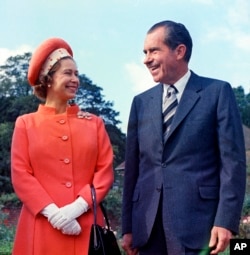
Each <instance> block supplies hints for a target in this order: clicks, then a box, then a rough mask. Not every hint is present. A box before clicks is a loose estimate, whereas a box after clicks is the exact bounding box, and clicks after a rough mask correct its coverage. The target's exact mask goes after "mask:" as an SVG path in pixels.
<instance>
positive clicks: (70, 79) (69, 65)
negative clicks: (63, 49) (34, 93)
mask: <svg viewBox="0 0 250 255" xmlns="http://www.w3.org/2000/svg"><path fill="white" fill-rule="evenodd" d="M48 85H50V86H49V87H48V90H47V98H46V101H48V100H49V101H50V102H51V101H62V102H66V101H68V100H69V99H72V98H74V97H75V95H76V92H77V89H78V87H79V78H78V69H77V66H76V63H75V62H74V60H73V59H70V58H67V59H62V60H60V67H59V68H58V69H57V70H56V72H55V73H54V74H53V76H52V81H51V82H50V83H49V84H48Z"/></svg>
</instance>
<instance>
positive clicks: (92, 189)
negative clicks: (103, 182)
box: [91, 185, 111, 230]
mask: <svg viewBox="0 0 250 255" xmlns="http://www.w3.org/2000/svg"><path fill="white" fill-rule="evenodd" d="M91 195H92V202H93V209H94V224H95V225H96V222H97V203H96V192H95V187H94V186H93V185H91ZM100 207H101V210H102V214H103V216H104V219H105V222H106V225H107V228H108V229H109V230H111V227H110V224H109V219H108V215H107V212H106V209H105V207H104V206H103V204H102V203H100Z"/></svg>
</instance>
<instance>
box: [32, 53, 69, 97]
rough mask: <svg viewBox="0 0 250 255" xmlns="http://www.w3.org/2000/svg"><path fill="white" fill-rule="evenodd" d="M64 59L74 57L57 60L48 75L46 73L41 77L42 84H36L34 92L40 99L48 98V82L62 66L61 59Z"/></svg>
mask: <svg viewBox="0 0 250 255" xmlns="http://www.w3.org/2000/svg"><path fill="white" fill-rule="evenodd" d="M63 59H73V58H72V57H70V56H67V57H64V58H61V59H60V60H59V61H57V62H56V63H55V64H54V65H53V66H52V67H51V69H50V71H49V73H48V74H47V75H44V76H42V77H41V78H40V80H39V82H40V84H39V85H36V86H34V89H33V93H34V95H35V96H36V97H37V98H39V99H40V100H42V101H45V100H46V97H47V90H48V84H49V83H50V82H51V81H52V78H53V75H54V73H55V72H56V71H57V70H58V69H59V68H60V67H61V60H63Z"/></svg>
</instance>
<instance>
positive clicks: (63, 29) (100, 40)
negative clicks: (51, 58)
mask: <svg viewBox="0 0 250 255" xmlns="http://www.w3.org/2000/svg"><path fill="white" fill-rule="evenodd" d="M163 20H173V21H176V22H180V23H183V24H184V25H185V26H186V27H187V29H188V30H189V32H190V34H191V37H192V39H193V53H192V57H191V60H190V63H189V68H190V69H191V70H192V71H194V72H195V73H196V74H198V75H201V76H207V77H212V78H217V79H222V80H226V81H228V82H230V84H231V85H232V87H238V86H243V88H244V91H245V93H246V94H247V93H249V92H250V72H249V71H250V1H249V0H219V1H218V0H103V1H102V0H71V1H68V0H67V1H66V0H53V1H51V0H33V1H30V0H22V1H20V0H1V1H0V26H1V34H0V65H2V64H4V63H5V61H6V59H7V58H8V57H10V56H16V55H18V54H23V53H25V52H33V51H34V50H35V48H36V47H37V46H38V45H39V44H40V43H41V42H42V41H44V40H46V39H48V38H50V37H60V38H62V39H64V40H66V41H67V42H68V43H69V44H70V46H71V47H72V49H73V52H74V58H75V60H76V62H77V65H78V69H79V73H80V74H85V75H86V76H87V77H88V78H89V79H90V80H91V81H92V82H93V84H96V85H97V86H99V87H101V88H102V89H103V91H102V94H103V96H104V99H105V100H107V101H111V102H113V103H114V106H113V109H114V110H115V111H117V112H119V113H120V114H119V116H118V117H117V119H118V120H120V121H121V122H122V123H121V124H120V125H119V127H120V128H121V130H122V131H123V132H124V133H126V129H127V121H128V117H129V111H130V106H131V102H132V99H133V97H134V96H135V95H137V94H139V93H141V92H142V91H144V90H146V89H148V88H150V87H152V86H154V85H155V83H154V81H153V79H152V77H151V76H150V74H149V71H148V70H147V69H146V67H145V66H144V64H143V58H144V54H143V44H144V39H145V36H146V33H147V30H148V29H149V28H150V27H151V26H152V25H154V24H155V23H157V22H159V21H163Z"/></svg>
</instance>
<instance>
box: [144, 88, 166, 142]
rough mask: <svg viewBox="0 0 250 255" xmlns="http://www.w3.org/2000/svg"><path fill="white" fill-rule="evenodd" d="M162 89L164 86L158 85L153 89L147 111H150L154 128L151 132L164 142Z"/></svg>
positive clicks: (147, 102)
mask: <svg viewBox="0 0 250 255" xmlns="http://www.w3.org/2000/svg"><path fill="white" fill-rule="evenodd" d="M162 89H163V88H162V84H158V85H156V86H155V87H154V88H153V89H152V93H151V94H150V98H148V100H147V101H146V102H145V103H146V104H148V105H149V107H147V109H149V115H150V118H151V123H152V127H153V128H154V130H151V131H152V132H155V134H157V135H158V136H159V139H160V141H162Z"/></svg>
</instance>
